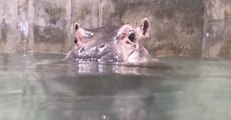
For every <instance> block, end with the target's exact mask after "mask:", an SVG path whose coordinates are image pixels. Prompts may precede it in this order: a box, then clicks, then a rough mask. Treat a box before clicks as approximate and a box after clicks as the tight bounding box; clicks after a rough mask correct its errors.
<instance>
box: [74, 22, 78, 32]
mask: <svg viewBox="0 0 231 120" xmlns="http://www.w3.org/2000/svg"><path fill="white" fill-rule="evenodd" d="M78 29H79V24H78V23H75V30H76V31H77V30H78Z"/></svg>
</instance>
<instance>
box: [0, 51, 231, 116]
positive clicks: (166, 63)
mask: <svg viewBox="0 0 231 120" xmlns="http://www.w3.org/2000/svg"><path fill="white" fill-rule="evenodd" d="M63 57H64V55H62V54H39V53H36V54H32V53H31V54H27V55H20V54H10V55H9V54H1V55H0V76H1V77H0V82H1V84H0V97H1V99H0V119H1V120H4V119H6V120H19V119H23V120H33V119H36V120H66V119H68V120H69V119H71V120H72V119H73V120H144V119H145V120H186V119H187V120H195V119H197V120H198V119H199V120H217V119H221V120H229V119H230V118H231V114H230V108H231V104H230V101H231V95H230V93H231V88H230V86H231V81H230V80H229V79H230V77H231V75H230V70H231V62H229V61H225V60H220V61H204V60H195V59H190V60H189V59H177V58H170V59H161V60H160V62H155V63H152V62H151V63H146V64H142V65H127V64H126V65H122V64H112V63H97V62H84V61H80V62H79V63H69V62H67V61H62V60H61V59H62V58H63Z"/></svg>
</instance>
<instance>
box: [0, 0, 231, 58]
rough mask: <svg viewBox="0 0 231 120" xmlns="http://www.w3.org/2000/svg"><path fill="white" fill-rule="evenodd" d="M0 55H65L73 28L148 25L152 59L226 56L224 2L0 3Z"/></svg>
mask: <svg viewBox="0 0 231 120" xmlns="http://www.w3.org/2000/svg"><path fill="white" fill-rule="evenodd" d="M0 5H1V6H0V14H1V15H0V30H1V32H0V51H2V52H16V51H19V52H25V51H49V52H67V51H68V50H70V49H71V48H72V46H73V42H72V41H73V24H74V23H75V22H78V23H80V24H81V26H83V27H86V28H95V27H101V26H106V25H122V24H125V23H131V24H132V25H135V24H136V23H137V22H139V21H140V20H141V19H142V18H143V17H147V18H148V19H149V20H150V22H151V25H152V26H151V27H152V31H151V38H150V39H149V40H147V41H146V43H145V46H146V47H147V48H148V50H149V51H150V52H151V54H152V55H153V56H169V55H179V56H196V57H199V56H203V57H218V56H222V57H231V49H230V48H231V36H230V35H231V34H230V33H231V1H230V0H39V1H38V0H1V1H0Z"/></svg>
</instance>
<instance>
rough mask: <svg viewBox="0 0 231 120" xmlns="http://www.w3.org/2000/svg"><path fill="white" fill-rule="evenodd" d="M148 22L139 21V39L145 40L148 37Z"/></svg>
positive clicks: (144, 20)
mask: <svg viewBox="0 0 231 120" xmlns="http://www.w3.org/2000/svg"><path fill="white" fill-rule="evenodd" d="M150 29H151V28H150V22H149V21H148V19H147V18H144V19H142V20H141V23H140V26H139V32H138V33H139V34H140V36H141V37H143V38H146V37H149V35H150Z"/></svg>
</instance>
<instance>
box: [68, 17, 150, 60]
mask: <svg viewBox="0 0 231 120" xmlns="http://www.w3.org/2000/svg"><path fill="white" fill-rule="evenodd" d="M74 28H75V40H74V42H75V47H74V48H73V49H72V50H71V51H70V52H69V53H68V54H67V56H66V59H67V60H71V61H77V60H83V61H109V62H129V63H139V62H147V61H148V60H149V59H150V55H149V53H148V51H147V49H146V48H145V47H144V46H143V44H142V43H143V41H144V40H145V39H146V38H148V37H149V36H150V23H149V21H148V19H147V18H143V19H142V20H141V22H140V24H139V25H138V26H137V27H135V28H134V27H132V26H131V25H130V24H125V25H123V26H121V27H117V26H107V27H100V28H94V29H85V28H82V27H80V25H79V24H78V23H76V24H75V26H74Z"/></svg>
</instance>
